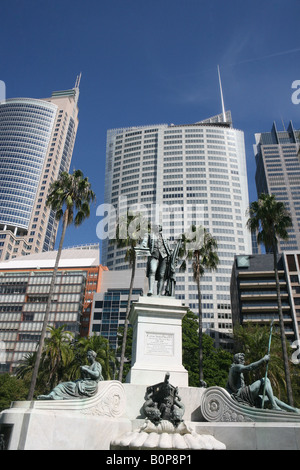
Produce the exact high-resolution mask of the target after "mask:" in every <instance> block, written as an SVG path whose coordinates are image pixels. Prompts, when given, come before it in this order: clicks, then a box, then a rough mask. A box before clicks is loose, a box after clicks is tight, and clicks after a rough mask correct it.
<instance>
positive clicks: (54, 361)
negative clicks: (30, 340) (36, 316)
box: [42, 325, 73, 390]
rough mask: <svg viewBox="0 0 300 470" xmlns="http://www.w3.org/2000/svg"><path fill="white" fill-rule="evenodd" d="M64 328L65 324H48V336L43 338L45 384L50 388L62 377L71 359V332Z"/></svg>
mask: <svg viewBox="0 0 300 470" xmlns="http://www.w3.org/2000/svg"><path fill="white" fill-rule="evenodd" d="M65 328H66V325H62V326H60V327H58V328H55V327H53V326H48V331H49V332H50V337H49V338H45V343H44V345H45V347H44V351H43V355H42V358H43V359H42V360H43V363H44V365H45V367H44V372H46V374H47V378H46V385H47V387H49V388H50V389H51V390H52V389H53V388H54V387H55V385H57V384H58V383H59V381H60V380H61V379H62V378H63V375H64V371H65V370H66V368H67V367H68V365H69V364H70V362H71V361H72V359H73V353H72V350H71V348H70V341H71V340H72V338H73V334H72V333H71V332H70V331H67V330H66V329H65Z"/></svg>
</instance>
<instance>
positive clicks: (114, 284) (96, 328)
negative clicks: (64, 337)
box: [89, 269, 146, 350]
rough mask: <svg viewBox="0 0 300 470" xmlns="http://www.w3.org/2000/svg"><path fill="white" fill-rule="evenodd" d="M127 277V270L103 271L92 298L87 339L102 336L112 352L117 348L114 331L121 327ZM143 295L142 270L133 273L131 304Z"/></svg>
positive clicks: (123, 315) (126, 290)
mask: <svg viewBox="0 0 300 470" xmlns="http://www.w3.org/2000/svg"><path fill="white" fill-rule="evenodd" d="M130 277H131V270H127V271H119V272H115V271H103V272H102V279H101V284H100V290H99V291H98V292H97V293H95V294H94V296H93V304H92V315H91V322H90V331H89V336H92V335H93V334H97V335H101V336H104V337H105V338H106V339H108V341H109V344H110V346H111V348H112V349H114V350H117V347H118V335H117V333H118V328H119V327H120V326H121V327H122V326H124V323H125V318H126V309H127V304H128V294H129V284H130ZM145 291H146V282H145V270H144V269H137V270H136V274H135V278H134V285H133V291H132V299H131V300H132V302H135V301H137V300H138V298H139V296H140V295H143V293H144V292H145Z"/></svg>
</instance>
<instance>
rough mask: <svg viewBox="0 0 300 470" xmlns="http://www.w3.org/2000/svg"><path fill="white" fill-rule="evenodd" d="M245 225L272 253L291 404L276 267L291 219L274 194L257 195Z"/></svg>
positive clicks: (289, 388) (288, 387) (290, 402)
mask: <svg viewBox="0 0 300 470" xmlns="http://www.w3.org/2000/svg"><path fill="white" fill-rule="evenodd" d="M247 226H248V228H249V230H250V231H251V232H252V233H257V242H258V243H263V244H264V245H265V248H266V250H267V251H269V252H272V253H273V263H274V274H275V280H276V291H277V303H278V316H279V325H280V334H281V345H282V355H283V362H284V370H285V377H286V386H287V396H288V402H289V404H290V405H291V406H293V394H292V386H291V376H290V370H289V360H288V354H287V348H286V340H285V332H284V323H283V313H282V305H281V296H280V284H279V275H278V267H277V254H278V239H279V238H280V239H282V240H287V239H288V231H287V229H288V228H289V227H291V226H292V219H291V216H290V214H289V212H288V211H287V210H286V208H285V205H284V203H283V202H279V201H276V198H275V196H274V194H264V193H262V194H261V195H260V196H259V199H258V200H257V201H254V202H252V203H251V205H250V208H249V219H248V221H247Z"/></svg>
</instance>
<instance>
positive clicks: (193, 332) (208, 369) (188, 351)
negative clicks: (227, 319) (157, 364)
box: [182, 311, 232, 387]
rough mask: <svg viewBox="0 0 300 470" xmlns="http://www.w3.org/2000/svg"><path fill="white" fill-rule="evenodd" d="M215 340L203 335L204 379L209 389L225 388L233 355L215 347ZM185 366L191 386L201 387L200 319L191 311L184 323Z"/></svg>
mask: <svg viewBox="0 0 300 470" xmlns="http://www.w3.org/2000/svg"><path fill="white" fill-rule="evenodd" d="M213 342H214V341H213V339H212V338H211V337H210V336H208V335H206V334H203V377H204V381H205V382H206V383H207V386H208V387H211V386H213V385H217V386H219V387H225V386H226V382H227V377H228V371H229V367H230V365H231V363H232V354H230V353H229V352H227V351H225V350H223V349H216V348H215V347H214V346H213ZM182 349H183V354H182V357H183V361H182V362H183V365H184V367H185V368H186V369H187V371H188V373H189V385H190V386H191V387H198V386H199V337H198V317H197V315H194V314H193V313H192V312H191V311H189V312H188V313H187V314H186V315H185V317H184V318H183V321H182Z"/></svg>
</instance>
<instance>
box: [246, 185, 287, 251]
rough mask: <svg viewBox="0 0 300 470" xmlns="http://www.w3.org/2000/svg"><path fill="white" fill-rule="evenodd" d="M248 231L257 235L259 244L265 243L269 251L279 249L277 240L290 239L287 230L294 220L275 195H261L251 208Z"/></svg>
mask: <svg viewBox="0 0 300 470" xmlns="http://www.w3.org/2000/svg"><path fill="white" fill-rule="evenodd" d="M249 216H250V217H249V219H248V221H247V226H248V229H249V230H250V231H251V232H253V233H257V242H258V243H263V244H264V245H265V247H266V249H267V250H271V251H273V252H274V250H275V249H276V247H277V238H281V239H282V240H287V239H288V231H287V229H288V228H289V227H291V225H292V219H291V216H290V214H289V212H288V211H287V209H286V207H285V204H284V203H283V202H280V201H276V198H275V196H274V194H264V193H262V194H260V196H259V199H258V200H257V201H254V202H252V203H251V205H250V208H249Z"/></svg>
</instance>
